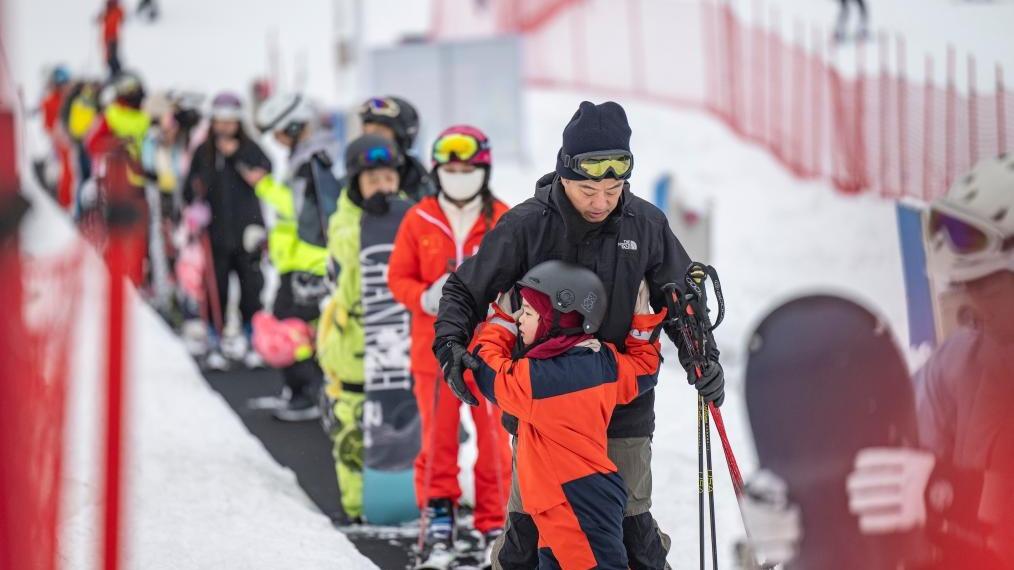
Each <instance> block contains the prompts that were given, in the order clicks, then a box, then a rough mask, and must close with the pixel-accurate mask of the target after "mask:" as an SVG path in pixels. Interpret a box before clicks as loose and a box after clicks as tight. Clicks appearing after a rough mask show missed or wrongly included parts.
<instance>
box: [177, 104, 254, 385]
mask: <svg viewBox="0 0 1014 570" xmlns="http://www.w3.org/2000/svg"><path fill="white" fill-rule="evenodd" d="M242 121H243V104H242V102H241V101H240V99H239V97H238V96H236V95H235V94H233V93H229V92H224V93H219V94H218V95H216V96H215V98H214V100H213V101H212V103H211V126H210V128H209V129H208V136H207V138H206V139H205V141H204V142H203V143H201V145H200V146H198V147H197V150H196V151H194V156H193V160H192V161H191V164H190V171H189V173H188V174H187V177H186V181H185V182H184V184H183V200H184V202H185V203H186V204H187V213H186V216H187V217H188V218H200V219H206V220H207V221H208V225H207V227H206V228H205V231H207V232H208V236H209V238H210V242H211V252H210V253H211V259H210V260H208V261H211V262H212V265H213V267H214V280H215V283H214V284H213V285H214V287H211V285H212V284H208V283H206V284H205V286H206V288H207V292H206V297H207V296H210V295H212V294H216V293H217V296H218V299H217V310H218V311H219V314H218V315H208V317H209V322H208V323H207V324H208V327H209V330H210V335H209V343H208V353H207V356H206V363H207V366H208V367H209V368H211V369H213V370H225V369H227V368H228V366H229V362H228V360H227V359H226V358H225V356H224V355H223V354H222V350H221V335H222V333H223V331H221V330H216V328H215V327H217V326H221V325H222V324H223V323H224V315H225V310H226V307H228V306H229V277H230V276H231V275H233V274H235V275H236V277H237V278H238V280H239V288H240V299H239V313H240V319H241V324H242V329H243V335H244V336H245V337H246V339H247V347H250V346H251V344H250V342H249V341H250V339H251V337H252V335H253V316H254V314H255V313H256V312H257V311H259V310H261V290H262V289H263V288H264V277H263V275H261V267H260V262H261V242H262V241H263V238H264V235H265V232H264V218H263V216H262V215H261V204H260V200H258V198H257V195H256V194H255V193H254V189H253V187H252V186H251V185H250V183H249V182H247V180H246V179H245V178H244V177H243V175H242V174H240V168H261V169H265V170H267V169H270V168H271V161H270V160H269V159H268V157H267V155H265V154H264V151H263V150H261V148H260V147H259V146H258V145H257V143H256V142H254V141H253V139H251V138H250V136H249V135H247V133H246V130H245V129H244V128H243V122H242ZM240 165H242V167H241V166H240ZM197 225H200V224H197ZM209 305H211V306H212V307H215V306H216V304H215V303H209ZM212 310H214V309H212ZM208 312H209V313H210V312H211V311H208ZM242 360H243V364H244V365H246V366H248V367H258V366H260V365H261V359H260V357H259V356H258V355H257V353H256V352H254V351H253V350H248V351H247V352H246V354H245V355H243V357H242Z"/></svg>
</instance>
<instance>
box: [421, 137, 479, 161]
mask: <svg viewBox="0 0 1014 570" xmlns="http://www.w3.org/2000/svg"><path fill="white" fill-rule="evenodd" d="M487 148H489V143H488V142H486V141H480V140H479V139H477V138H475V137H473V136H471V135H467V134H464V133H451V134H449V135H445V136H442V137H440V138H439V139H437V140H436V142H434V143H433V160H434V161H436V162H437V164H447V163H448V162H450V161H451V160H460V161H463V162H468V161H470V160H472V159H473V158H475V156H476V155H478V154H479V153H480V152H482V151H484V150H486V149H487Z"/></svg>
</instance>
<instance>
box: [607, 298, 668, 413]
mask: <svg viewBox="0 0 1014 570" xmlns="http://www.w3.org/2000/svg"><path fill="white" fill-rule="evenodd" d="M665 314H666V311H665V309H663V310H662V312H661V313H658V314H655V315H634V320H633V322H632V323H631V324H630V332H629V333H628V334H627V340H626V345H627V352H626V354H620V353H618V352H617V353H616V360H617V363H618V366H617V372H618V374H619V378H618V380H619V384H618V386H617V390H618V391H617V397H616V399H617V403H619V404H627V403H630V402H632V401H633V400H634V399H635V398H637V397H638V396H640V395H641V394H643V393H644V392H647V391H648V390H651V389H652V388H654V387H655V384H657V383H658V368H659V364H660V363H661V360H662V359H661V356H660V352H659V351H660V350H661V343H659V341H658V340H657V339H656V340H655V342H653V343H649V342H648V341H649V339H650V338H651V335H652V333H653V332H654V330H655V327H656V326H658V324H659V323H661V322H662V320H663V319H665Z"/></svg>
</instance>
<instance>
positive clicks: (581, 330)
mask: <svg viewBox="0 0 1014 570" xmlns="http://www.w3.org/2000/svg"><path fill="white" fill-rule="evenodd" d="M518 287H519V289H520V295H521V298H522V299H523V301H522V305H521V310H519V311H518V312H517V313H515V314H514V315H508V314H506V313H505V312H503V310H502V309H500V307H499V306H498V305H493V306H492V308H493V314H492V315H491V316H490V317H489V318H488V319H487V320H486V323H485V324H484V325H483V326H482V327H481V328H480V329H479V330H478V332H477V333H476V338H475V339H473V341H472V347H471V349H472V351H473V352H472V353H471V354H469V355H468V360H469V361H470V362H469V364H470V366H469V367H470V368H471V369H472V370H473V372H474V374H475V380H476V383H477V384H478V386H479V389H480V391H481V392H482V394H483V396H485V397H486V398H487V399H489V400H490V401H492V402H495V403H497V404H498V405H500V406H502V407H503V409H504V411H505V412H508V413H511V414H515V415H516V417H517V418H518V428H517V448H518V453H517V464H516V469H517V471H518V488H519V489H520V497H521V501H522V503H523V504H524V505H525V508H526V509H528V511H529V512H530V513H532V517H533V518H534V520H535V525H536V527H537V528H538V531H539V561H538V562H539V567H540V568H543V567H545V568H600V569H602V570H626V569H627V568H630V565H629V562H628V560H627V553H626V552H625V548H624V544H623V509H624V506H625V505H626V502H627V491H626V488H625V487H624V481H623V480H622V479H621V478H620V476H619V475H618V474H617V472H616V466H615V465H614V464H613V463H612V462H611V461H610V460H609V457H608V455H607V453H606V448H607V443H606V429H607V425H608V423H609V417H610V416H611V415H612V411H613V408H614V407H615V406H617V405H619V404H624V403H628V402H630V401H632V400H633V399H635V398H637V397H638V395H639V394H644V393H645V392H647V391H648V390H651V389H653V388H654V387H655V383H656V382H657V380H658V367H659V364H660V363H661V354H660V349H661V345H660V344H659V343H658V341H657V336H655V335H654V334H653V332H654V330H655V328H656V327H658V326H660V323H661V322H662V319H663V318H665V312H664V311H663V312H662V313H660V314H652V311H651V307H650V305H649V303H648V292H647V289H645V288H643V287H642V288H641V290H640V292H639V293H638V300H637V305H636V306H635V308H634V311H635V314H634V316H633V322H632V323H631V324H630V325H629V326H630V330H629V332H628V335H627V339H626V347H625V348H626V350H625V352H622V353H621V352H620V351H619V350H618V349H617V347H616V346H614V345H612V344H610V343H601V342H599V341H597V340H596V339H595V337H594V336H593V333H595V332H596V331H597V330H598V327H599V325H600V324H601V322H602V319H603V317H604V316H605V314H606V310H607V308H608V307H607V296H606V292H605V287H604V286H603V285H602V281H601V280H599V278H598V276H597V275H595V273H594V272H592V271H591V270H590V269H587V268H585V267H582V266H580V265H576V264H573V263H565V262H561V261H547V262H543V263H541V264H539V265H537V266H535V267H533V268H532V269H531V270H530V271H529V272H528V273H526V274H525V276H524V277H523V278H522V279H521V281H519V282H518ZM473 355H474V356H473ZM563 409H565V410H566V412H563V413H561V410H563Z"/></svg>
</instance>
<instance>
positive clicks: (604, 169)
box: [562, 150, 634, 180]
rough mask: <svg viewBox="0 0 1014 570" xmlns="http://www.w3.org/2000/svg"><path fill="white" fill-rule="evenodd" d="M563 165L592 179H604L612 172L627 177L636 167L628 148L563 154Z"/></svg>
mask: <svg viewBox="0 0 1014 570" xmlns="http://www.w3.org/2000/svg"><path fill="white" fill-rule="evenodd" d="M562 158H563V166H564V167H566V168H569V169H571V170H573V171H574V172H576V173H578V174H580V175H581V176H584V177H585V178H590V179H592V180H602V179H603V178H605V177H607V176H609V175H610V174H611V175H612V176H613V177H614V178H619V179H625V178H627V177H629V176H630V171H631V170H632V169H633V168H634V155H632V154H630V151H626V150H598V151H593V152H583V153H581V154H575V155H574V156H570V155H569V154H565V155H563V156H562Z"/></svg>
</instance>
